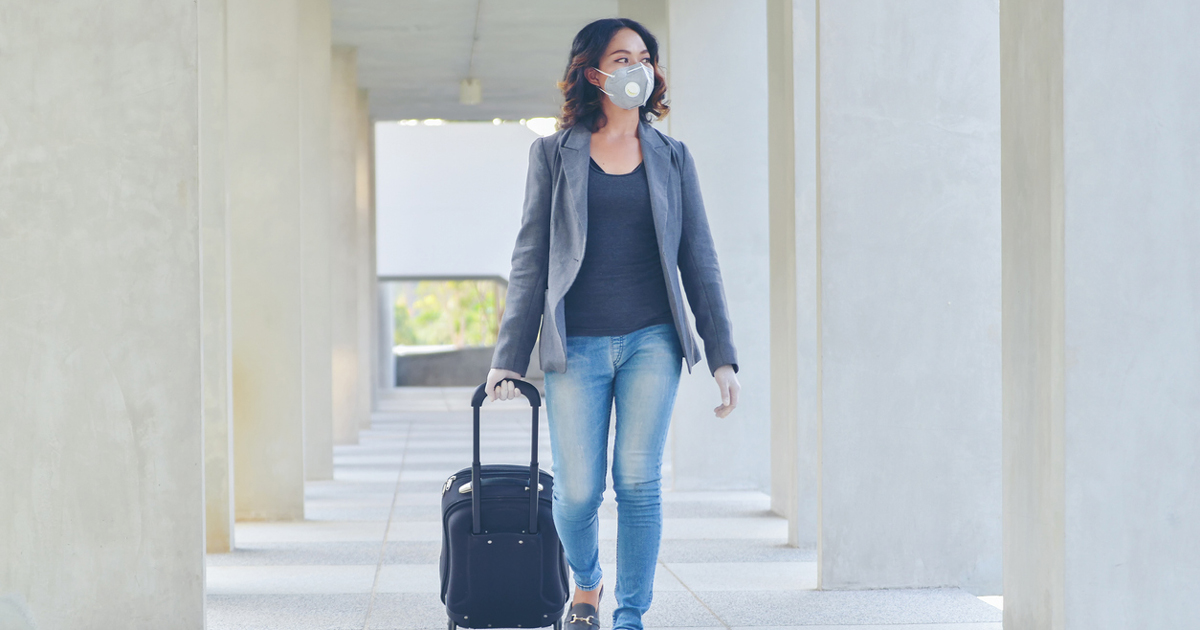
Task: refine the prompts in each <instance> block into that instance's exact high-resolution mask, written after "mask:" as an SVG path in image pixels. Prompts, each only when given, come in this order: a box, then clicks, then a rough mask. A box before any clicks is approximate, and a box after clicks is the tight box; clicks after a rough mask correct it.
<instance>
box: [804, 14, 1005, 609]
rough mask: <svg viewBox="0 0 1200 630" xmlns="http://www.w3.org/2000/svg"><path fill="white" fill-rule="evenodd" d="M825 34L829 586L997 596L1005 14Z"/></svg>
mask: <svg viewBox="0 0 1200 630" xmlns="http://www.w3.org/2000/svg"><path fill="white" fill-rule="evenodd" d="M819 16H820V17H819V48H818V50H819V53H818V55H819V64H820V65H819V70H818V71H819V84H818V85H819V106H820V111H819V125H820V127H819V129H820V136H819V139H818V140H817V147H818V148H819V154H818V155H819V173H820V181H819V188H818V190H819V195H820V196H819V201H818V204H819V205H818V217H819V224H818V225H819V239H820V240H819V243H818V245H817V248H818V251H819V256H820V258H819V261H818V265H819V267H818V270H819V277H818V281H819V283H820V288H819V292H818V295H819V296H820V297H819V300H820V302H819V308H820V311H819V315H818V317H819V322H820V333H819V334H820V355H819V361H820V365H819V368H818V369H819V377H818V378H819V379H820V381H819V382H820V383H821V389H820V390H819V393H818V396H819V401H820V411H819V413H820V418H821V420H820V422H821V424H820V440H821V441H820V448H821V452H820V462H821V470H820V497H821V503H820V513H819V514H820V533H819V537H820V538H819V540H820V546H819V548H818V550H819V551H818V553H819V565H820V569H819V579H820V585H821V587H822V588H827V589H837V588H890V587H929V586H945V585H953V586H961V587H964V588H967V589H968V590H970V591H972V592H974V593H975V594H977V595H996V594H999V593H1000V581H1001V566H1000V554H1001V538H1000V537H1001V532H1000V505H1001V501H1000V434H1001V425H1000V416H1001V407H1000V335H999V332H1000V230H999V228H1000V223H999V219H1000V188H999V123H1000V112H999V75H998V69H999V59H998V44H997V37H998V33H997V28H996V24H997V13H996V3H995V2H994V1H992V0H963V1H956V2H944V1H942V0H911V1H904V2H900V1H896V0H864V1H862V2H855V3H841V2H821V3H820V4H819Z"/></svg>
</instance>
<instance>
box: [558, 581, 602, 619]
mask: <svg viewBox="0 0 1200 630" xmlns="http://www.w3.org/2000/svg"><path fill="white" fill-rule="evenodd" d="M603 597H604V585H603V584H601V585H600V593H599V595H598V596H597V597H596V599H597V601H599V600H600V599H601V598H603ZM563 630H600V607H599V606H593V605H591V604H588V603H581V604H572V605H571V607H570V608H569V609H567V617H566V624H564V625H563Z"/></svg>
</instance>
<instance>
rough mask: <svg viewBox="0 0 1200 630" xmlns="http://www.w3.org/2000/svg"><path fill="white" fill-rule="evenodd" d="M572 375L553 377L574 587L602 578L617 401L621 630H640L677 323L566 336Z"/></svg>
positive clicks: (658, 505) (560, 518)
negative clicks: (602, 533)
mask: <svg viewBox="0 0 1200 630" xmlns="http://www.w3.org/2000/svg"><path fill="white" fill-rule="evenodd" d="M566 346H567V348H566V354H567V362H568V363H569V364H570V368H571V369H569V370H567V371H565V372H547V373H546V384H545V387H546V413H547V421H548V424H549V426H550V447H551V454H552V457H553V460H554V461H553V466H552V472H553V474H554V492H553V501H554V503H553V506H554V509H553V513H554V526H555V529H556V530H557V531H558V537H559V540H561V541H562V544H563V547H564V548H565V549H566V555H567V563H568V564H569V565H570V567H571V570H572V572H573V573H574V574H575V584H576V585H577V586H578V587H579V588H581V589H583V590H586V591H590V590H594V589H595V588H596V587H597V585H598V584H599V583H600V579H601V577H602V575H601V570H600V557H599V519H598V515H597V511H598V510H599V508H600V505H601V503H602V502H603V500H604V491H605V488H606V484H607V474H608V428H609V424H610V422H609V421H610V418H611V415H612V409H613V404H614V402H615V404H616V422H615V427H616V429H615V436H614V444H613V463H612V478H613V490H614V491H615V492H616V498H617V579H616V584H615V589H614V588H613V582H612V580H606V581H605V583H606V585H607V586H606V588H605V591H607V592H612V593H614V595H615V597H616V601H617V606H616V607H615V608H614V609H613V613H612V614H613V617H612V619H613V623H612V627H613V628H614V630H624V629H628V630H642V615H643V614H644V613H645V612H646V611H647V610H649V608H650V601H651V599H652V598H653V591H652V588H653V585H654V573H655V568H656V565H657V562H658V548H659V542H660V541H661V539H662V455H663V449H664V447H665V445H666V440H667V428H668V426H669V425H670V422H671V410H672V409H673V408H674V406H675V394H676V391H677V390H678V386H679V378H680V375H681V373H682V368H681V363H682V360H683V358H684V355H683V347H682V344H680V342H679V335H678V333H677V332H676V331H675V327H674V326H672V325H671V324H655V325H653V326H646V327H645V328H639V329H638V330H635V331H633V332H630V333H627V334H624V335H610V336H595V337H591V336H576V335H569V336H567V343H566Z"/></svg>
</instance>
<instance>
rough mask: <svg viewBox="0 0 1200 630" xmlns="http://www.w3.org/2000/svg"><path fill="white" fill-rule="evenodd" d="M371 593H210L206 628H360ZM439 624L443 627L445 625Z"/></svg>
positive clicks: (280, 629) (264, 629) (308, 629)
mask: <svg viewBox="0 0 1200 630" xmlns="http://www.w3.org/2000/svg"><path fill="white" fill-rule="evenodd" d="M369 599H370V595H361V594H360V595H255V596H239V595H209V597H208V602H207V610H208V624H207V628H208V630H350V629H354V630H361V628H362V627H363V620H364V619H366V614H367V602H368V600H369ZM441 627H445V626H444V625H443V626H441Z"/></svg>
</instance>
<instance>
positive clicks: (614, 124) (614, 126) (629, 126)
mask: <svg viewBox="0 0 1200 630" xmlns="http://www.w3.org/2000/svg"><path fill="white" fill-rule="evenodd" d="M601 111H603V112H604V118H605V122H604V126H603V127H600V128H599V129H597V130H596V133H601V134H604V135H605V136H606V137H608V138H621V137H628V136H636V135H637V130H638V114H639V113H640V108H637V107H635V108H633V109H621V108H620V107H617V106H616V105H614V104H612V103H610V102H607V100H606V101H605V102H604V103H602V104H601Z"/></svg>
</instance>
